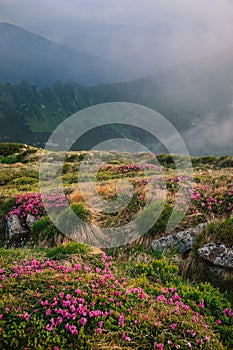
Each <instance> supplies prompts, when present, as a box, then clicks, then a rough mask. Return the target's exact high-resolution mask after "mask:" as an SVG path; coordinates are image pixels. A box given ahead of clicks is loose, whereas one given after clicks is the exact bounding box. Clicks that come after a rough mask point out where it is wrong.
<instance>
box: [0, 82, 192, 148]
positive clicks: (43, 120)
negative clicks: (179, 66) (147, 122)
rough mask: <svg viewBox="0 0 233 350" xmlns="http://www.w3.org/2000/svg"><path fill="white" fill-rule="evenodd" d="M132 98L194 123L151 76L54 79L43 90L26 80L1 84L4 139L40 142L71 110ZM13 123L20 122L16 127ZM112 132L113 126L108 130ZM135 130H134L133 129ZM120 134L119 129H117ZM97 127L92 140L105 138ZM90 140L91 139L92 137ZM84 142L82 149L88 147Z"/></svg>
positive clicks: (176, 120) (182, 125) (177, 121)
mask: <svg viewBox="0 0 233 350" xmlns="http://www.w3.org/2000/svg"><path fill="white" fill-rule="evenodd" d="M119 101H121V102H131V103H136V104H140V105H144V106H147V107H150V108H152V109H154V110H156V111H158V112H160V113H161V114H163V115H164V116H165V117H166V118H167V119H168V120H170V121H171V122H172V123H173V124H174V125H175V126H176V127H177V128H178V129H180V130H181V129H185V130H186V129H187V128H189V127H190V123H189V121H188V120H186V119H185V118H183V117H182V115H180V114H179V113H178V112H177V111H176V110H175V109H174V108H173V107H172V105H171V104H170V103H169V100H168V99H167V97H166V95H165V94H164V93H163V92H162V91H161V90H160V89H159V88H157V87H156V85H155V84H154V83H152V82H151V81H150V80H148V79H139V80H136V81H132V82H127V83H115V84H106V85H100V86H94V87H90V88H88V87H83V86H81V85H78V84H76V83H71V82H70V83H66V84H63V83H61V82H56V83H54V84H53V85H52V86H51V87H47V88H45V89H42V90H39V89H38V88H37V87H36V86H33V85H30V84H28V83H26V82H21V83H20V84H18V85H13V84H9V83H5V84H0V140H2V141H18V142H23V143H29V144H33V145H40V146H43V144H44V143H45V142H46V141H47V139H48V136H49V134H50V133H51V132H53V130H54V129H55V128H56V127H57V126H58V125H59V124H60V123H61V122H62V121H63V120H64V119H65V118H67V117H68V116H70V115H71V114H73V113H75V112H77V111H79V110H81V109H83V108H86V107H89V106H91V105H95V104H99V103H106V102H119ZM12 125H15V126H17V127H16V128H12ZM108 132H110V134H111V135H112V130H108ZM132 133H133V131H132ZM114 135H115V136H116V137H117V136H119V135H118V134H117V133H114ZM99 137H100V136H99V133H98V132H97V131H95V132H94V134H92V135H91V136H90V137H89V139H90V142H92V141H93V140H94V141H99V142H100V141H101V139H100V138H99ZM88 142H89V140H88ZM88 142H87V143H86V142H85V143H81V144H80V145H79V146H78V149H80V148H81V149H82V148H88V147H89V146H90V142H89V143H88Z"/></svg>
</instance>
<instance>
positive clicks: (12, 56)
mask: <svg viewBox="0 0 233 350" xmlns="http://www.w3.org/2000/svg"><path fill="white" fill-rule="evenodd" d="M136 77H137V74H136V73H135V72H133V71H132V70H131V69H130V68H129V67H124V66H121V65H119V64H117V63H114V62H112V61H109V60H107V59H104V58H101V57H97V56H93V55H90V54H87V53H84V52H78V51H76V50H74V49H70V48H67V47H64V46H61V45H58V44H55V43H53V42H51V41H49V40H48V39H45V38H43V37H41V36H39V35H36V34H33V33H32V32H30V31H28V30H25V29H23V28H20V27H17V26H15V25H12V24H9V23H3V22H0V82H14V83H18V82H20V81H22V80H25V81H28V82H29V83H32V84H36V85H38V86H40V87H45V86H48V85H51V84H52V83H53V82H54V81H57V80H60V81H62V82H67V81H77V82H79V83H80V84H83V85H95V84H100V83H109V82H117V81H127V80H131V79H135V78H136Z"/></svg>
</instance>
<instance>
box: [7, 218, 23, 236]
mask: <svg viewBox="0 0 233 350" xmlns="http://www.w3.org/2000/svg"><path fill="white" fill-rule="evenodd" d="M26 232H28V231H27V230H26V229H25V228H24V227H23V226H22V225H21V222H20V219H19V218H18V216H17V215H15V214H13V215H11V216H10V217H9V218H8V219H7V225H6V237H7V238H8V239H11V238H12V237H14V236H15V235H20V234H24V233H26Z"/></svg>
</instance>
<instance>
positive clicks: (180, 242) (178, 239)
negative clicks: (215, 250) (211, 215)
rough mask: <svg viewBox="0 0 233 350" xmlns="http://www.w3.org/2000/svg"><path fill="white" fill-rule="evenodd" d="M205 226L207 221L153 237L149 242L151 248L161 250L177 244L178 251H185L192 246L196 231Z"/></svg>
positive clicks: (201, 229)
mask: <svg viewBox="0 0 233 350" xmlns="http://www.w3.org/2000/svg"><path fill="white" fill-rule="evenodd" d="M206 226H207V223H203V224H199V225H198V226H196V227H194V228H189V229H187V230H184V231H181V232H178V233H174V234H172V235H169V236H166V237H162V238H159V239H155V240H153V241H152V243H151V246H152V249H153V250H155V251H162V252H163V251H166V250H167V249H168V248H171V247H174V246H177V247H178V249H179V251H180V253H185V252H187V251H188V250H190V249H191V248H192V246H193V244H194V242H195V240H196V237H197V235H198V233H199V232H201V231H203V230H204V229H205V227H206Z"/></svg>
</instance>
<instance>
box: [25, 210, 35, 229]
mask: <svg viewBox="0 0 233 350" xmlns="http://www.w3.org/2000/svg"><path fill="white" fill-rule="evenodd" d="M36 221H38V220H37V218H36V217H35V216H33V215H31V214H27V218H26V224H27V227H28V228H29V229H30V230H31V228H32V226H33V224H34V223H35V222H36Z"/></svg>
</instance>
